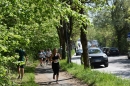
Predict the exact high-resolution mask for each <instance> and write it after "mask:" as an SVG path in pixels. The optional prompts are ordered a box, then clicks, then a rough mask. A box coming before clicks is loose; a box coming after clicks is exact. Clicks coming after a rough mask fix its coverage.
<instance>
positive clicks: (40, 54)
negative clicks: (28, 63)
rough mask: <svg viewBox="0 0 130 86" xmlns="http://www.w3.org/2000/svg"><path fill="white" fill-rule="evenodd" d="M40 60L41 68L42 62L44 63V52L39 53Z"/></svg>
mask: <svg viewBox="0 0 130 86" xmlns="http://www.w3.org/2000/svg"><path fill="white" fill-rule="evenodd" d="M38 59H39V62H40V66H42V62H43V53H42V50H39V52H38Z"/></svg>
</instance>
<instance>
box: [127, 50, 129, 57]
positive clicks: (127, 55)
mask: <svg viewBox="0 0 130 86" xmlns="http://www.w3.org/2000/svg"><path fill="white" fill-rule="evenodd" d="M127 57H128V59H130V50H128V53H127Z"/></svg>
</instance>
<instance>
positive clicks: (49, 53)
mask: <svg viewBox="0 0 130 86" xmlns="http://www.w3.org/2000/svg"><path fill="white" fill-rule="evenodd" d="M51 54H52V52H51V50H50V48H48V49H47V52H46V57H47V60H46V61H47V64H51V61H50V56H51Z"/></svg>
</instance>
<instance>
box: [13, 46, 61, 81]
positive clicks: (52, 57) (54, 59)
mask: <svg viewBox="0 0 130 86" xmlns="http://www.w3.org/2000/svg"><path fill="white" fill-rule="evenodd" d="M15 52H16V53H18V54H19V59H18V61H25V62H26V61H27V55H26V53H25V51H24V50H22V49H16V50H15ZM38 56H39V61H40V65H42V62H44V63H45V62H50V63H51V64H52V70H53V79H56V83H58V78H59V69H60V66H59V59H61V56H60V54H59V53H58V50H57V49H56V48H54V49H53V51H52V52H51V50H50V49H48V50H47V51H46V52H45V51H44V50H40V51H39V53H38ZM17 67H18V74H19V75H18V79H22V78H23V74H24V64H22V65H20V64H18V65H17Z"/></svg>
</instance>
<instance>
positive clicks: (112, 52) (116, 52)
mask: <svg viewBox="0 0 130 86" xmlns="http://www.w3.org/2000/svg"><path fill="white" fill-rule="evenodd" d="M106 54H107V55H108V56H112V55H116V56H118V55H119V50H118V48H116V47H110V48H109V49H108V50H107V52H106Z"/></svg>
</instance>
